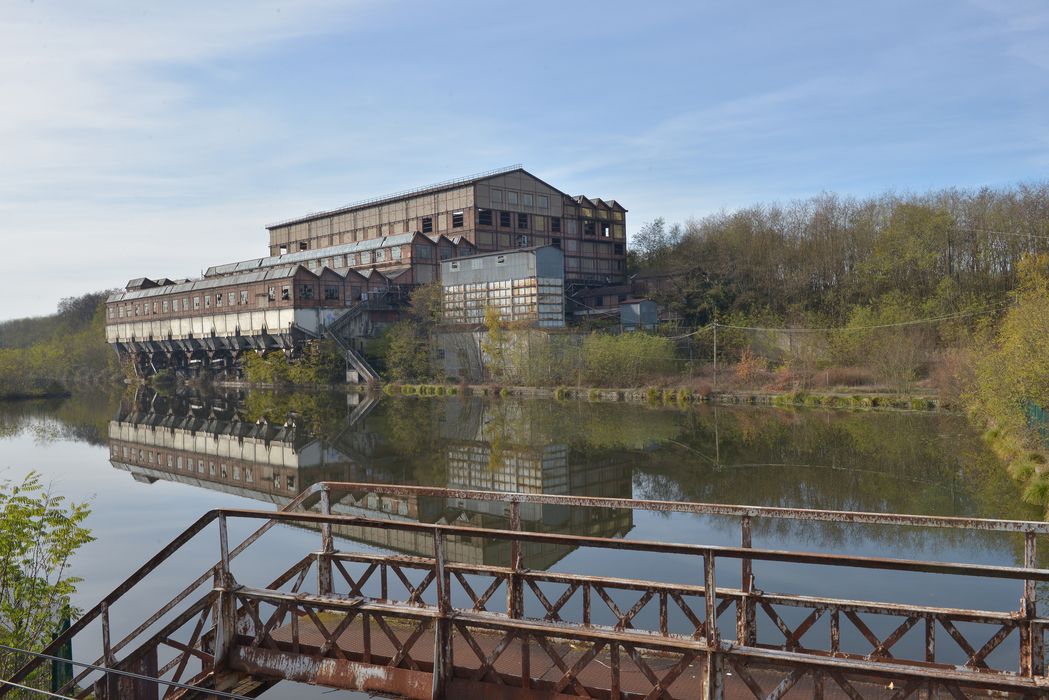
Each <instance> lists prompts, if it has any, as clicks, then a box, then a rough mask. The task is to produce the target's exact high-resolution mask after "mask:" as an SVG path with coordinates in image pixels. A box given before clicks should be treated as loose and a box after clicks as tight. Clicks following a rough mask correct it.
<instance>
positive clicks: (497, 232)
mask: <svg viewBox="0 0 1049 700" xmlns="http://www.w3.org/2000/svg"><path fill="white" fill-rule="evenodd" d="M626 213H627V210H626V209H625V208H624V207H623V206H622V205H621V204H619V203H618V202H617V201H615V200H614V199H610V200H602V199H599V198H596V197H595V198H591V197H585V196H582V195H576V196H572V195H569V194H567V193H565V192H562V191H561V190H559V189H557V188H556V187H554V186H553V185H550V184H548V183H546V182H544V181H543V180H540V179H539V178H538V177H536V176H535V175H532V174H531V173H529V172H528V171H526V170H525V169H524V168H522V167H521V166H519V165H515V166H511V167H508V168H503V169H500V170H492V171H490V172H486V173H481V174H479V175H472V176H469V177H464V178H459V179H457V180H450V181H447V182H441V183H437V184H434V185H428V186H426V187H420V188H417V189H414V190H408V191H405V192H399V193H396V194H391V195H387V196H383V197H377V198H374V199H368V200H364V201H361V202H356V203H354V204H349V205H347V206H344V207H340V208H338V209H332V210H329V211H322V212H317V213H314V214H309V215H306V216H302V217H299V218H296V219H290V220H288V221H282V222H280V223H277V224H273V225H271V226H269V227H268V229H269V235H270V242H269V245H270V255H271V256H279V255H282V254H284V253H294V252H301V251H308V250H313V249H317V248H331V247H333V246H337V245H346V244H350V243H360V242H364V241H372V240H376V239H381V238H384V237H388V236H395V235H398V234H408V233H413V232H416V231H418V232H419V233H421V234H423V235H435V236H440V235H444V236H448V237H460V238H462V239H465V240H466V241H468V242H470V243H471V244H473V245H475V246H476V247H477V250H478V251H481V252H486V251H499V250H513V249H515V248H529V247H533V246H543V245H552V246H555V247H559V248H561V249H562V250H563V251H564V253H565V259H564V265H565V279H566V281H568V282H570V283H584V284H616V283H620V282H622V281H624V280H625V279H626Z"/></svg>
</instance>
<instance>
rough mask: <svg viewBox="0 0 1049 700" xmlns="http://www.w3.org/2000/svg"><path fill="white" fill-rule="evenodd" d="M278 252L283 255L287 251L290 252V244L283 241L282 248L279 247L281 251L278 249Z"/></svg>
mask: <svg viewBox="0 0 1049 700" xmlns="http://www.w3.org/2000/svg"><path fill="white" fill-rule="evenodd" d="M278 252H279V253H280V254H281V255H284V254H285V253H287V252H288V244H287V243H281V244H280V248H279V251H278Z"/></svg>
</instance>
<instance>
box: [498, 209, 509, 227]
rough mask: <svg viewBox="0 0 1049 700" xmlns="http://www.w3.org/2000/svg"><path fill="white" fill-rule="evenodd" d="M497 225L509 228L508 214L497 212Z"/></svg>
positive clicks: (506, 212)
mask: <svg viewBox="0 0 1049 700" xmlns="http://www.w3.org/2000/svg"><path fill="white" fill-rule="evenodd" d="M499 225H500V226H502V227H503V228H510V212H508V211H501V212H499Z"/></svg>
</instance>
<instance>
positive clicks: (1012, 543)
mask: <svg viewBox="0 0 1049 700" xmlns="http://www.w3.org/2000/svg"><path fill="white" fill-rule="evenodd" d="M356 399H357V397H356V396H352V397H347V395H345V394H342V393H330V394H329V393H288V392H284V393H274V392H265V391H251V392H226V393H221V392H219V393H214V394H208V395H205V394H200V393H186V392H179V393H171V394H154V393H152V392H139V393H138V394H133V393H132V394H120V393H105V392H96V393H90V394H81V395H76V396H74V397H72V398H69V399H66V400H62V401H48V402H18V403H7V404H2V405H0V464H2V466H3V470H4V471H3V478H7V479H20V478H21V476H22V475H23V474H24V473H25V472H27V471H29V470H36V471H38V472H39V473H40V474H41V475H42V476H43V478H44V480H45V481H47V482H49V483H51V484H53V487H54V489H55V490H56V491H57V492H59V493H61V494H63V495H65V496H67V497H69V498H70V499H72V500H80V501H85V500H86V501H88V502H90V504H91V506H92V515H91V517H90V519H89V523H88V524H89V526H90V527H91V529H92V531H93V534H94V536H95V537H96V540H95V541H94V542H92V543H91V544H89V545H88V546H86V547H85V548H84V549H83V550H82V551H81V552H80V554H79V555H78V557H77V559H76V561H75V562H74V565H73V571H72V573H73V574H74V575H76V576H78V577H80V578H82V579H83V580H82V582H81V584H80V585H79V591H78V593H77V596H76V600H75V602H76V604H77V605H79V606H80V607H81V608H88V607H90V606H92V605H93V604H94V603H95V602H97V601H98V599H99V598H101V597H102V596H103V595H105V594H106V593H107V592H109V591H110V590H111V589H112V588H113V587H115V586H116V585H117V584H118V583H120V581H122V580H123V579H124V578H125V577H126V576H127V575H128V574H129V573H130V572H131V571H132V570H133V569H134V568H136V567H137V566H138V565H139V564H141V563H142V562H143V561H144V560H145V559H147V558H148V557H149V556H151V555H152V554H154V553H155V552H156V551H157V550H158V549H160V548H161V547H162V546H163V545H164V544H166V543H167V542H168V541H169V540H170V539H172V538H173V537H174V536H175V535H177V534H178V533H179V532H181V531H182V530H183V529H184V528H185V526H186V525H187V524H189V523H190V522H191V521H193V520H194V519H196V518H197V517H198V516H199V515H200V514H201V513H203V512H204V511H206V510H208V509H211V508H216V507H234V508H266V509H273V508H276V507H278V506H279V505H280V504H282V503H285V502H287V500H289V499H290V498H292V497H293V496H294V495H295V494H296V493H298V492H299V491H300V490H302V489H303V488H306V487H307V486H309V485H310V484H313V483H316V482H319V481H325V480H338V481H358V482H377V483H387V484H419V485H430V486H441V487H445V486H447V487H456V488H468V489H483V490H497V491H524V492H530V493H549V494H570V495H579V496H604V497H621V498H627V497H633V498H649V499H667V500H689V501H703V502H711V503H732V504H753V505H764V506H787V507H799V508H820V509H836V510H862V511H880V512H899V513H914V514H924V515H951V516H974V517H989V518H1015V519H1035V520H1038V519H1041V518H1042V513H1041V512H1040V511H1039V509H1037V508H1035V507H1032V506H1029V505H1026V504H1024V503H1023V500H1022V497H1021V493H1020V489H1019V487H1018V486H1017V484H1016V483H1014V482H1013V481H1012V480H1011V479H1010V478H1009V477H1008V475H1007V473H1006V471H1005V468H1004V466H1003V465H1002V464H1001V463H1000V462H999V461H998V460H997V458H996V457H995V455H994V454H993V453H992V452H991V451H990V450H988V449H987V448H986V446H985V445H984V444H983V443H982V442H981V440H980V438H979V436H978V435H976V434H975V433H974V432H973V431H972V429H971V428H970V427H969V425H968V423H967V422H966V420H965V419H964V417H963V416H960V415H953V414H943V413H926V412H849V411H824V410H808V409H806V410H801V409H797V410H793V409H792V410H783V409H772V408H764V407H753V406H746V407H726V406H711V405H706V404H704V405H699V406H695V407H691V408H689V409H687V410H682V409H678V408H672V407H662V406H660V407H649V406H638V405H625V404H603V403H586V402H564V403H561V402H555V401H547V400H515V399H497V400H490V401H486V400H481V399H461V398H458V397H445V398H437V397H433V398H419V397H399V396H397V397H387V396H384V397H382V399H381V400H379V401H378V402H377V403H376V404H375V405H374V406H370V407H369V406H362V405H359V404H357V403H356ZM158 431H159V433H158ZM158 435H160V436H161V437H163V438H164V439H173V438H172V436H176V437H178V438H179V440H180V442H178V445H179V448H178V449H174V450H173V449H161V448H159V447H158V445H160V444H161V443H160V442H158V437H157V436H158ZM245 439H247V440H248V441H249V442H251V443H252V444H255V443H261V444H263V445H264V447H263V448H260V449H256V450H255V451H254V452H253V454H252V455H249V456H247V457H245V455H247V454H248V452H247V451H245V450H244V448H243V446H244V444H245ZM252 441H254V442H252ZM238 446H239V447H238ZM233 448H237V449H238V450H239V451H237V454H238V458H237V459H232V458H229V457H228V455H230V454H231V452H230V450H231V449H233ZM219 455H226V457H220V456H219ZM365 507H366V508H367V507H372V508H373V509H374V511H375V513H376V515H377V516H380V517H394V518H406V519H415V520H421V521H423V522H450V523H456V522H459V523H468V524H471V525H476V526H481V527H504V526H505V524H506V523H505V519H503V518H502V516H501V514H500V513H495V512H492V511H491V509H488V508H486V507H485V506H484V504H481V503H471V502H465V503H464V502H456V503H449V502H443V501H436V500H433V499H430V500H426V499H420V500H419V501H418V502H412V503H408V502H404V501H396V500H381V499H380V500H376V501H375V502H374V503H369V504H365ZM523 516H524V527H526V528H528V529H534V530H540V531H547V532H564V533H574V534H590V535H596V536H603V537H622V538H630V539H645V540H662V541H670V542H688V543H706V544H726V545H732V544H736V543H737V542H738V537H739V533H738V530H737V525H736V523H735V521H731V520H728V519H719V518H716V517H709V516H695V515H683V514H675V515H661V514H652V513H629V512H623V511H586V510H583V509H570V508H543V509H536V510H535V512H528V511H526V512H525V513H524V514H523ZM243 534H247V530H243V531H236V532H234V533H233V534H232V538H233V539H234V541H237V535H243ZM267 542H268V543H267V547H268V548H269V549H268V550H267V551H268V552H270V553H271V554H272V556H273V557H274V558H279V559H280V560H281V561H287V562H290V561H293V560H295V559H297V558H299V557H300V556H301V555H302V554H303V553H304V552H306V551H308V550H309V549H315V548H316V547H317V546H318V535H317V533H314V532H309V531H303V530H299V529H292V528H286V529H278V530H276V531H274V532H273V533H271V535H270V536H268V540H267ZM754 544H755V546H757V547H767V548H780V549H800V550H809V551H820V552H838V553H849V554H864V555H877V556H898V557H906V558H912V559H931V560H942V561H957V562H974V563H975V562H978V563H987V564H1002V565H1020V564H1021V558H1022V555H1021V553H1022V546H1021V543H1020V542H1019V540H1018V539H1016V538H1015V537H1012V536H1010V535H1002V534H994V533H976V534H973V533H966V534H960V533H958V532H953V531H936V530H919V529H908V528H899V527H877V526H857V525H840V524H831V523H809V522H800V521H775V522H770V521H756V522H755V524H754ZM337 546H338V547H339V548H340V549H358V550H364V551H390V550H391V549H392V550H395V551H400V552H409V553H411V552H412V544H411V543H410V542H402V541H394V540H390V539H386V540H382V541H378V540H371V541H358V542H351V541H346V540H343V541H340V542H338V543H337ZM204 547H205V545H204V543H203V542H202V543H201V544H200V545H199V546H197V549H193V548H190V549H189V550H187V551H186V552H185V553H184V555H183V559H182V560H181V561H180V562H176V565H175V566H173V567H168V568H167V569H166V570H165V572H164V573H163V574H162V575H161V576H160V577H159V578H158V579H157V580H156V581H154V583H153V588H152V589H151V591H150V594H151V595H152V597H151V595H143V593H142V592H141V591H137V592H136V594H135V595H134V596H132V597H131V598H129V600H128V601H126V604H124V605H122V606H121V608H120V609H119V610H117V609H116V608H115V609H114V615H115V617H114V626H115V627H116V628H117V629H116V630H115V632H114V636H119V635H121V632H126V631H128V630H131V629H133V628H134V626H135V625H136V624H137V623H138V622H139V621H140V620H141V618H142V617H143V616H145V615H148V614H149V613H151V612H153V610H155V609H156V608H157V607H159V605H160V604H161V603H163V602H165V601H166V600H167V597H170V595H171V594H172V593H174V592H175V591H177V590H178V589H179V587H180V586H181V585H184V584H185V583H187V582H188V581H189V580H191V579H192V578H194V577H195V576H196V575H198V574H199V573H201V572H202V571H203V570H204V569H205V568H206V567H207V566H210V565H211V564H212V563H214V559H215V558H216V557H217V551H213V539H208V540H207V547H208V548H207V549H205V548H204ZM420 553H422V554H425V553H423V552H420ZM457 556H459V557H460V558H462V559H463V560H468V561H470V562H472V563H484V564H502V565H505V564H506V563H507V562H506V561H505V560H506V558H507V556H508V554H507V551H506V550H505V547H501V546H498V543H495V542H485V541H482V542H475V543H471V545H470V546H463V547H462V548H460V549H459V550H457ZM528 557H529V559H528V560H527V561H526V562H525V565H526V566H528V567H531V568H535V569H545V570H552V571H574V572H580V571H585V572H587V573H590V574H594V575H619V576H622V575H624V572H625V571H634V572H642V571H643V572H644V574H643V575H644V576H645V577H646V578H653V579H657V580H666V581H682V580H685V579H687V577H688V576H689V573H688V572H686V571H683V570H682V569H681V567H682V566H685V564H684V563H682V562H678V561H676V560H666V559H660V558H654V559H645V558H644V557H643V556H642V555H639V554H630V553H626V552H616V553H611V554H610V553H608V552H598V551H594V550H585V549H572V548H568V547H560V546H559V547H550V548H545V549H539V550H536V551H532V552H529V553H528ZM1043 565H1044V564H1043ZM244 566H245V567H247V568H245V569H244V575H250V574H251V573H252V571H253V570H252V569H251V566H252V565H249V564H245V565H244ZM257 566H259V567H262V564H258V565H257ZM259 570H261V568H260V569H259ZM755 574H756V577H757V584H758V586H759V587H760V588H762V589H764V590H775V591H781V592H793V593H806V594H811V595H836V596H843V597H847V598H854V599H855V598H863V599H868V600H883V601H896V602H907V603H914V604H935V605H942V606H960V607H961V606H964V607H983V608H986V609H1006V610H1008V609H1012V608H1015V607H1016V605H1017V600H1018V598H1019V595H1020V593H1019V591H1018V590H1017V589H1016V587H1015V585H1011V584H1008V583H1002V582H992V581H982V580H977V581H974V580H971V579H970V580H956V579H952V578H949V577H939V578H938V579H937V580H936V584H937V585H936V586H935V587H930V586H925V585H923V584H922V583H920V582H918V581H916V580H915V579H914V578H913V577H908V576H906V575H899V576H889V575H883V576H881V577H874V578H872V577H871V576H870V574H868V573H864V572H862V571H842V570H833V571H828V572H827V575H826V576H821V577H819V579H818V580H811V571H810V572H808V573H806V574H804V575H803V574H802V573H801V571H800V570H798V569H796V568H792V567H791V566H790V565H781V564H777V565H768V566H764V567H759V568H757V570H756V572H755ZM238 575H240V572H238ZM638 575H641V574H640V573H639V574H638ZM696 575H697V583H700V582H701V581H700V579H701V578H702V574H701V572H699V571H697V572H696ZM806 577H808V578H806ZM258 583H261V581H260V582H258ZM722 583H723V585H738V583H739V582H738V580H736V581H735V582H733V581H732V580H731V578H726V580H725V581H724V582H722V581H720V580H719V584H722ZM165 593H166V594H167V597H165V596H164V594H165ZM875 631H876V632H877V631H878V630H875ZM907 643H909V642H907V641H906V640H905V642H904V644H907ZM915 643H920V642H915ZM74 652H75V654H76V657H77V658H78V659H84V660H93V657H95V656H97V652H98V649H83V648H77V649H75V650H74ZM995 654H1001V655H1003V657H1004V658H1007V657H1008V656H1009V655H1012V656H1013V657H1015V654H1016V647H1015V640H1014V641H1013V645H1012V646H1010V645H1009V644H1004V645H1002V647H1000V648H999V649H998V650H997V651H996V652H995ZM89 656H90V657H92V659H87V657H89ZM335 696H338V697H344V696H347V695H346V694H326V693H325V692H323V691H322V690H320V689H317V688H308V687H305V686H293V685H290V684H285V685H280V686H277V687H276V688H274V689H273V690H271V691H269V692H268V693H267V694H266V695H265V696H264V697H266V698H275V699H278V698H310V697H317V698H320V697H335Z"/></svg>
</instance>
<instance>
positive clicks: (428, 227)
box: [423, 216, 433, 233]
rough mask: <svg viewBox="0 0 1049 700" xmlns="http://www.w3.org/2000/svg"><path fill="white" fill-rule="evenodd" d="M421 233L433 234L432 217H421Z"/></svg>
mask: <svg viewBox="0 0 1049 700" xmlns="http://www.w3.org/2000/svg"><path fill="white" fill-rule="evenodd" d="M423 233H433V217H432V216H424V217H423Z"/></svg>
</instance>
